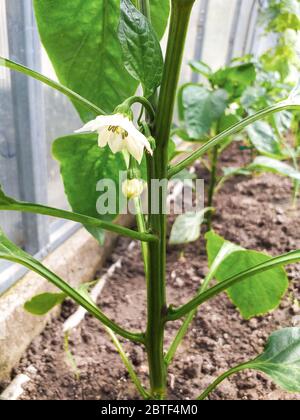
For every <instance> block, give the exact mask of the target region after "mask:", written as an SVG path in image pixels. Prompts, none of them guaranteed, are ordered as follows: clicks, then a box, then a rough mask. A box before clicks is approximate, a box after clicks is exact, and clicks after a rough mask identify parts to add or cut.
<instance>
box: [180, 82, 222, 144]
mask: <svg viewBox="0 0 300 420" xmlns="http://www.w3.org/2000/svg"><path fill="white" fill-rule="evenodd" d="M178 100H179V115H180V119H181V120H182V121H183V122H184V124H185V126H186V131H187V133H188V135H189V137H190V138H191V139H198V140H200V139H201V138H202V137H203V136H204V135H206V134H207V133H208V132H209V130H210V129H211V128H212V125H213V123H214V122H216V121H217V120H218V119H219V118H220V117H221V115H222V114H223V113H224V111H225V109H226V106H227V94H226V92H225V91H224V90H216V91H210V90H209V89H207V88H205V87H203V86H199V85H196V84H188V85H185V86H183V88H182V90H181V92H180V94H179V99H178Z"/></svg>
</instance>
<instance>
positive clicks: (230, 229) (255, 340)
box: [14, 143, 300, 400]
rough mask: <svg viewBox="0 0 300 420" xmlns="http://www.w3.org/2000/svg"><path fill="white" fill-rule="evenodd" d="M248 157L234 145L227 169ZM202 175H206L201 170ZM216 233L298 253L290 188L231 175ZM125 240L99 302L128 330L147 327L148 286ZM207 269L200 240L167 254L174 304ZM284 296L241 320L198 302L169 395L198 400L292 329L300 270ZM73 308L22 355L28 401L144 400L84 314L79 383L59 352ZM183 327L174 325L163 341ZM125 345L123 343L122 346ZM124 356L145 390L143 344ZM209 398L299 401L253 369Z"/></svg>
mask: <svg viewBox="0 0 300 420" xmlns="http://www.w3.org/2000/svg"><path fill="white" fill-rule="evenodd" d="M249 158H250V156H249V152H247V151H243V152H241V151H240V150H239V145H238V144H237V143H234V144H233V145H232V146H231V148H230V149H228V151H227V152H226V153H225V154H224V156H223V162H222V166H239V165H241V164H242V163H243V161H244V162H247V161H248V160H249ZM197 172H198V176H199V177H204V178H207V174H206V173H205V172H203V171H201V170H200V169H199V168H197ZM215 205H216V208H217V214H216V217H215V220H214V229H215V230H216V231H217V232H218V233H219V234H221V235H223V236H224V237H225V238H226V239H228V240H230V241H233V242H235V243H237V244H240V245H242V246H244V247H247V248H251V249H257V250H260V251H266V252H268V253H269V254H270V255H277V254H280V253H284V252H288V251H291V250H293V249H296V248H300V218H299V217H298V214H299V213H298V211H297V210H295V209H292V208H291V184H290V181H289V180H288V179H285V178H280V177H277V176H275V175H271V174H264V175H261V176H258V177H255V178H245V177H235V178H232V179H231V180H230V181H228V182H227V183H226V184H225V186H224V187H223V189H222V190H221V191H220V192H219V193H218V196H217V199H216V203H215ZM129 242H130V241H129V240H127V239H120V240H119V243H118V246H117V248H116V250H115V252H114V253H113V254H112V255H111V258H110V259H109V260H108V261H107V265H106V267H105V268H104V269H103V270H102V271H101V272H100V273H98V274H99V276H100V275H101V274H103V273H105V271H106V269H107V268H108V267H109V266H110V264H111V263H113V262H115V261H116V260H117V259H118V258H119V257H120V256H122V257H123V258H124V260H123V266H122V268H121V269H119V270H117V272H116V273H115V275H114V276H113V278H111V279H110V281H109V284H107V286H106V287H105V290H104V292H103V293H102V295H101V297H100V299H99V302H98V303H99V305H100V306H101V308H102V309H103V310H104V311H105V313H107V315H108V316H110V317H112V318H113V319H114V320H116V321H117V322H119V323H121V324H122V325H123V326H124V327H126V328H128V329H130V330H140V329H141V328H145V316H146V312H145V283H144V275H143V265H142V263H141V255H140V251H139V247H138V245H136V247H135V248H134V249H133V250H132V251H131V252H129V253H128V251H127V247H128V245H129ZM206 273H207V263H206V256H205V244H204V240H203V238H202V239H201V240H199V241H198V242H197V243H193V244H190V245H188V246H186V247H184V248H182V247H175V248H174V247H173V248H169V250H168V301H169V302H170V303H171V302H172V303H174V304H182V303H184V302H186V301H187V299H189V298H190V297H192V295H193V293H194V292H195V291H196V289H197V288H198V285H199V282H200V281H201V279H203V278H204V277H205V274H206ZM288 274H289V277H290V279H291V280H292V281H291V285H290V290H289V293H288V295H287V296H286V297H285V299H284V300H283V302H282V304H281V306H280V308H279V309H277V310H276V311H274V312H273V313H271V314H269V315H267V316H266V317H264V318H254V319H252V320H250V321H244V320H243V319H242V318H241V316H240V315H239V313H238V312H237V310H236V309H235V308H234V307H233V305H232V304H231V303H230V301H229V300H228V298H227V297H226V295H225V294H222V295H220V296H218V297H217V298H215V299H214V300H212V301H210V302H209V303H207V304H205V305H203V306H202V309H201V311H200V312H199V313H198V315H197V317H196V319H195V321H194V323H193V325H192V327H191V329H190V331H189V333H188V335H187V337H186V339H185V341H184V342H183V344H182V346H181V347H180V349H179V352H178V354H177V357H176V359H175V360H174V362H173V364H172V365H171V367H170V370H169V376H168V382H169V390H170V392H169V398H170V399H193V398H195V396H197V395H199V394H200V392H201V391H203V390H204V389H205V387H206V386H207V385H209V384H210V383H211V382H212V381H213V380H214V378H216V377H217V376H218V375H220V374H221V373H223V372H224V371H226V370H228V369H229V368H231V367H233V366H235V365H236V364H238V363H241V362H244V361H247V360H249V359H251V358H253V357H255V356H256V355H257V354H258V353H260V352H261V351H262V350H263V347H264V345H265V343H266V340H267V337H268V336H269V334H270V333H271V332H273V331H274V330H277V329H279V328H280V327H285V326H292V325H295V320H297V317H296V315H297V313H298V311H299V307H298V305H297V304H296V302H297V299H299V296H300V282H299V277H300V276H299V274H300V266H299V265H298V266H297V265H295V266H293V267H291V268H289V269H288ZM75 309H76V308H75V306H74V305H73V303H71V302H66V303H65V304H64V305H63V310H62V313H61V316H60V317H59V319H56V320H54V321H52V322H50V323H49V324H48V325H47V327H46V329H45V331H44V332H43V334H42V335H41V336H39V337H38V338H36V339H35V340H34V342H33V343H32V345H31V346H30V347H29V349H28V351H27V353H26V354H25V355H24V357H23V359H22V361H21V362H20V364H19V366H18V367H17V369H16V370H15V372H14V374H17V373H22V372H24V371H25V370H26V368H27V367H29V366H33V367H34V368H35V369H36V371H37V373H36V374H33V375H32V378H33V379H32V381H31V382H30V383H29V384H28V385H27V386H26V392H25V394H24V395H23V397H22V399H24V400H31V399H39V400H40V399H41V400H50V399H70V400H85V399H87V400H106V399H112V400H115V399H120V400H122V399H125V400H126V399H138V398H139V396H138V394H137V392H136V391H135V388H134V386H133V385H132V383H131V381H130V379H129V378H128V374H127V373H126V370H125V368H124V367H123V365H122V363H121V361H120V359H119V356H118V354H117V353H116V351H115V348H114V347H113V345H112V344H111V342H110V340H109V338H108V337H107V335H106V333H105V332H104V330H103V328H102V327H101V325H100V324H99V322H98V321H96V320H95V319H93V318H92V317H91V316H87V317H86V319H85V321H84V322H83V323H82V324H81V326H80V327H79V328H77V330H76V331H75V332H73V333H72V335H71V339H70V349H71V350H72V352H73V355H74V357H75V360H76V363H77V367H78V369H79V371H80V379H76V376H75V375H74V373H73V372H72V369H71V368H70V366H69V365H68V362H67V360H66V355H65V352H64V348H63V334H62V323H63V322H64V320H65V319H66V318H68V316H69V315H70V314H71V313H72V312H74V310H75ZM179 325H180V324H179V323H178V322H177V323H174V324H170V325H169V326H168V330H167V334H166V344H169V343H170V341H171V338H172V337H173V336H174V334H175V333H176V328H178V326H179ZM122 341H123V340H122ZM124 345H125V349H126V352H127V353H128V354H129V355H130V357H131V359H132V361H133V363H134V366H135V368H136V370H137V372H138V374H139V375H140V377H141V378H142V381H143V383H144V384H145V385H147V383H148V380H147V363H146V357H145V354H144V352H143V350H142V348H141V347H139V346H136V345H132V344H131V343H125V344H124ZM210 398H211V399H212V400H229V399H232V400H297V399H298V400H300V396H296V395H292V394H288V393H285V392H282V391H281V390H279V389H278V388H277V387H276V386H275V385H274V384H273V383H272V382H271V381H270V380H268V379H267V378H266V377H265V376H264V375H262V374H260V373H256V372H253V371H247V372H245V373H241V374H237V375H236V376H234V377H232V378H231V379H230V380H227V381H225V382H224V383H223V384H222V385H221V386H220V387H219V388H218V389H217V391H215V392H214V393H213V394H212V395H211V397H210Z"/></svg>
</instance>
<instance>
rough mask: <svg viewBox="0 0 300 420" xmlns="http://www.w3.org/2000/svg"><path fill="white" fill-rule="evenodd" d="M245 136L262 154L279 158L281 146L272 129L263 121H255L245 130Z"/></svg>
mask: <svg viewBox="0 0 300 420" xmlns="http://www.w3.org/2000/svg"><path fill="white" fill-rule="evenodd" d="M247 134H248V136H249V139H250V141H251V143H252V144H253V146H254V147H255V148H256V149H257V150H258V151H259V152H260V153H262V154H264V155H267V156H270V157H274V156H275V157H280V156H282V153H281V146H280V143H279V141H278V138H277V137H276V135H275V133H274V131H273V129H272V127H271V126H270V125H269V124H268V123H267V122H265V121H256V122H255V123H254V124H252V125H250V126H249V127H248V128H247Z"/></svg>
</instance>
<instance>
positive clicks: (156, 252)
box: [146, 0, 194, 399]
mask: <svg viewBox="0 0 300 420" xmlns="http://www.w3.org/2000/svg"><path fill="white" fill-rule="evenodd" d="M193 3H194V0H172V11H171V21H170V29H169V38H168V46H167V54H166V60H165V66H164V75H163V80H162V85H161V89H160V95H159V101H158V110H157V115H156V121H155V127H154V137H155V139H156V144H157V148H156V150H155V152H154V155H153V159H152V160H151V161H150V162H148V171H149V181H151V180H153V179H156V180H158V181H161V180H166V179H167V168H168V142H169V135H170V130H171V124H172V118H173V111H174V103H175V98H176V89H177V83H178V79H179V73H180V68H181V62H182V54H183V49H184V44H185V37H186V32H187V27H188V22H189V17H190V12H191V9H192V5H193ZM151 193H152V191H151V188H150V185H149V206H150V209H149V224H150V228H151V231H153V233H155V234H156V235H157V236H158V237H159V242H158V243H154V242H153V243H152V244H150V243H149V273H148V274H149V280H148V282H147V283H148V291H147V292H148V293H147V295H148V301H147V306H148V319H147V331H146V345H147V351H148V361H149V375H150V383H151V393H152V396H153V397H154V398H155V399H164V398H165V394H166V378H167V375H166V364H165V360H164V328H165V321H166V313H167V306H166V253H167V240H166V237H167V219H166V215H165V214H164V213H165V204H166V194H165V191H163V189H162V188H160V191H159V206H160V211H159V214H152V209H151V203H152V196H151V195H152V194H151Z"/></svg>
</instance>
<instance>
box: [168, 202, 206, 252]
mask: <svg viewBox="0 0 300 420" xmlns="http://www.w3.org/2000/svg"><path fill="white" fill-rule="evenodd" d="M209 210H211V209H208V208H206V209H204V210H202V211H199V212H188V213H185V214H181V215H180V216H178V217H177V219H176V220H175V223H174V225H173V227H172V231H171V236H170V245H180V244H187V243H189V242H195V241H197V240H198V239H199V238H200V234H201V225H202V223H203V221H204V216H205V213H206V212H207V211H209Z"/></svg>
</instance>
